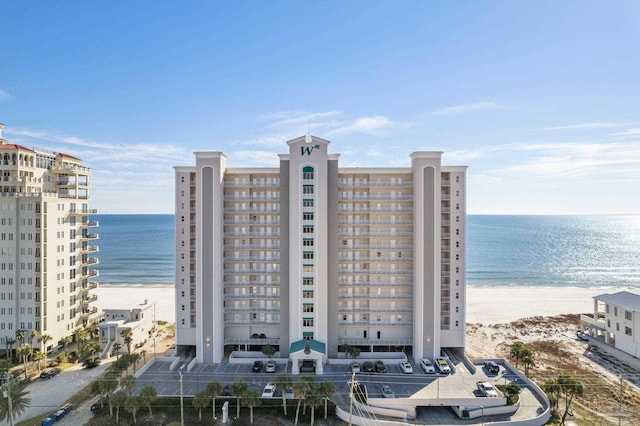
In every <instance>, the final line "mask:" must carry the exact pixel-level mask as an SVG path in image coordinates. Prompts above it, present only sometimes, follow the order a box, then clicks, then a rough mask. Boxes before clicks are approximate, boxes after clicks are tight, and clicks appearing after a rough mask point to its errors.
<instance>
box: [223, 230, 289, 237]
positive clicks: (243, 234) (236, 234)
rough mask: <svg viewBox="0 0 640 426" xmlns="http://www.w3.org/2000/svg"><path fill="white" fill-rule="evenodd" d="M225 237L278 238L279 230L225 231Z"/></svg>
mask: <svg viewBox="0 0 640 426" xmlns="http://www.w3.org/2000/svg"><path fill="white" fill-rule="evenodd" d="M224 237H225V238H245V237H246V238H250V237H254V238H280V233H279V232H241V231H226V232H225V233H224Z"/></svg>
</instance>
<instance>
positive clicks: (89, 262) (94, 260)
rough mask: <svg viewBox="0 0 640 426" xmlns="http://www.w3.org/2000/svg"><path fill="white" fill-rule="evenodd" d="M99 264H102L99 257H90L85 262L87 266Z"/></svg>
mask: <svg viewBox="0 0 640 426" xmlns="http://www.w3.org/2000/svg"><path fill="white" fill-rule="evenodd" d="M98 263H100V261H99V260H98V258H97V257H90V258H89V259H87V261H86V262H84V264H85V265H97V264H98Z"/></svg>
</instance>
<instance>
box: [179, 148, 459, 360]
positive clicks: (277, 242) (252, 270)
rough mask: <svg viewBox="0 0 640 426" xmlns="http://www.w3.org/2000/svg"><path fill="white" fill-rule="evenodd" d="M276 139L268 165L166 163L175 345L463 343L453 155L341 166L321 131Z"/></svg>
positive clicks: (423, 348)
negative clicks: (172, 223)
mask: <svg viewBox="0 0 640 426" xmlns="http://www.w3.org/2000/svg"><path fill="white" fill-rule="evenodd" d="M287 145H288V148H289V152H288V153H287V154H280V156H279V157H280V164H279V167H275V168H228V167H227V166H226V160H227V156H226V154H224V153H222V152H196V153H195V166H189V167H175V176H176V205H175V211H176V334H177V336H176V338H177V345H178V351H180V350H183V351H193V349H195V354H196V357H197V358H198V360H199V361H200V362H204V363H213V362H220V361H221V360H222V359H223V357H224V354H225V353H229V352H230V351H232V350H239V351H244V350H247V351H255V350H258V351H259V350H260V347H261V346H262V345H265V344H270V345H272V346H274V347H276V349H278V351H279V353H280V356H282V357H290V358H292V359H297V358H298V357H296V356H295V354H294V352H298V351H300V350H303V351H304V352H305V353H306V354H307V355H308V354H309V353H312V354H322V355H318V358H324V359H326V357H332V358H334V357H338V356H339V355H338V353H339V352H340V351H341V350H342V349H343V348H344V346H343V345H350V346H356V347H358V348H359V349H360V351H361V352H374V351H375V352H386V351H397V350H404V351H406V352H408V353H411V354H412V355H413V356H414V357H415V358H416V359H418V358H421V357H435V356H439V355H440V349H441V348H442V347H450V348H463V347H464V340H465V294H466V292H465V222H466V215H465V211H466V203H465V199H466V197H465V182H466V167H464V166H456V167H447V166H442V165H441V153H440V152H414V153H412V154H411V155H410V159H411V167H408V168H342V167H340V165H339V155H338V154H330V153H329V152H328V148H329V145H330V142H329V141H326V140H324V139H320V138H317V137H310V136H309V137H300V138H297V139H294V140H291V141H289V142H287ZM305 341H307V342H312V343H313V344H312V345H311V344H310V343H307V344H304V342H305ZM318 360H320V359H318ZM296 370H297V369H296V366H295V365H294V368H293V371H294V372H296Z"/></svg>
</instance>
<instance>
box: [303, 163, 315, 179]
mask: <svg viewBox="0 0 640 426" xmlns="http://www.w3.org/2000/svg"><path fill="white" fill-rule="evenodd" d="M302 179H313V167H311V166H306V167H304V168H303V169H302Z"/></svg>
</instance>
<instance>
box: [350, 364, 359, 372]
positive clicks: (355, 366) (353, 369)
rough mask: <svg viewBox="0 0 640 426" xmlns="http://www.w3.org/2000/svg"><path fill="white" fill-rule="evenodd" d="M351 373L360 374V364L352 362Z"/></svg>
mask: <svg viewBox="0 0 640 426" xmlns="http://www.w3.org/2000/svg"><path fill="white" fill-rule="evenodd" d="M351 372H352V373H359V372H360V364H358V363H357V362H352V363H351Z"/></svg>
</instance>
